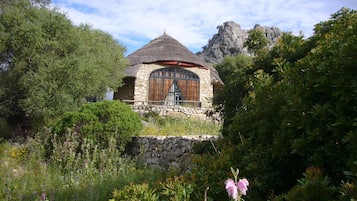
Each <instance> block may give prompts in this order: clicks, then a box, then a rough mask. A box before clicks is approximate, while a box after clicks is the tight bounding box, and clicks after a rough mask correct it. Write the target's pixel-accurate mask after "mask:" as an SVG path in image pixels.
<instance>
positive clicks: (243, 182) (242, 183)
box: [226, 179, 249, 195]
mask: <svg viewBox="0 0 357 201" xmlns="http://www.w3.org/2000/svg"><path fill="white" fill-rule="evenodd" d="M248 186H249V182H248V180H247V179H240V180H239V181H238V190H239V192H240V193H241V194H242V195H246V194H247V190H248ZM226 188H227V187H226Z"/></svg>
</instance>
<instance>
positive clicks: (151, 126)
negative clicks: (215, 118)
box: [140, 116, 221, 136]
mask: <svg viewBox="0 0 357 201" xmlns="http://www.w3.org/2000/svg"><path fill="white" fill-rule="evenodd" d="M145 120H146V122H147V123H146V126H144V129H143V130H142V131H141V132H140V135H154V136H186V135H217V136H219V135H221V132H220V130H221V125H219V124H214V123H212V122H209V121H203V120H198V119H192V118H178V117H166V118H162V117H158V116H154V117H152V116H151V117H147V118H146V119H145Z"/></svg>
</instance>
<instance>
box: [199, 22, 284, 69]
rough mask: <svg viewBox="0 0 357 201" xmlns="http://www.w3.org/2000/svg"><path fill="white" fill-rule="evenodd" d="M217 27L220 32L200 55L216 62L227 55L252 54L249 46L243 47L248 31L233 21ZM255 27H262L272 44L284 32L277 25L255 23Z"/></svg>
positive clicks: (204, 58) (210, 61) (208, 60)
mask: <svg viewBox="0 0 357 201" xmlns="http://www.w3.org/2000/svg"><path fill="white" fill-rule="evenodd" d="M217 29H218V33H216V34H215V35H213V37H212V38H211V39H210V40H209V41H208V44H207V45H206V46H204V47H203V50H202V51H201V52H198V53H197V55H198V56H199V57H201V58H202V59H203V60H205V61H206V62H208V63H213V64H215V63H220V62H221V61H222V60H223V57H225V56H235V55H238V54H246V55H250V54H249V52H248V50H247V48H245V47H243V43H244V41H245V40H246V39H247V38H248V31H246V30H243V29H242V28H241V27H240V25H239V24H237V23H235V22H233V21H228V22H224V23H223V24H222V25H220V26H217ZM253 29H262V30H263V32H264V33H265V35H266V37H267V38H268V40H269V42H270V43H271V44H273V43H275V42H276V40H277V38H278V37H279V36H280V35H281V33H282V32H281V31H280V30H279V29H278V28H276V27H266V26H261V25H255V26H254V28H253Z"/></svg>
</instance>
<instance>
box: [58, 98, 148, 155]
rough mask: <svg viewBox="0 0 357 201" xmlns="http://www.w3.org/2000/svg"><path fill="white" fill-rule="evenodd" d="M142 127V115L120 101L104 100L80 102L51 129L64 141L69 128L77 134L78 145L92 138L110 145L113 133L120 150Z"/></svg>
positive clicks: (101, 144)
mask: <svg viewBox="0 0 357 201" xmlns="http://www.w3.org/2000/svg"><path fill="white" fill-rule="evenodd" d="M141 129H142V124H141V120H140V117H139V115H138V114H137V113H135V112H133V111H132V110H131V109H130V107H129V106H127V105H126V104H125V103H122V102H120V101H103V102H97V103H89V104H84V105H82V106H81V108H80V110H79V111H77V112H67V113H65V114H64V115H63V116H62V118H61V119H60V120H59V121H58V122H57V124H56V125H55V126H54V127H53V130H52V132H53V133H54V134H56V135H58V136H60V137H62V141H65V139H64V138H63V137H64V136H65V134H66V133H67V132H69V131H68V130H70V131H71V132H74V133H76V134H78V137H79V145H80V144H82V143H83V141H84V139H90V140H92V141H93V143H95V144H98V146H99V147H100V148H105V147H108V144H109V139H110V138H111V137H114V138H115V140H116V142H117V146H118V148H119V150H121V151H123V149H124V147H125V145H126V143H127V142H128V141H130V140H131V137H132V136H134V135H137V134H138V133H139V132H140V130H141Z"/></svg>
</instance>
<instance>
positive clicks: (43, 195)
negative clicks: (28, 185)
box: [41, 193, 46, 201]
mask: <svg viewBox="0 0 357 201" xmlns="http://www.w3.org/2000/svg"><path fill="white" fill-rule="evenodd" d="M41 201H46V193H42V194H41Z"/></svg>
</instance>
